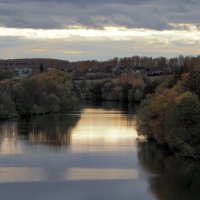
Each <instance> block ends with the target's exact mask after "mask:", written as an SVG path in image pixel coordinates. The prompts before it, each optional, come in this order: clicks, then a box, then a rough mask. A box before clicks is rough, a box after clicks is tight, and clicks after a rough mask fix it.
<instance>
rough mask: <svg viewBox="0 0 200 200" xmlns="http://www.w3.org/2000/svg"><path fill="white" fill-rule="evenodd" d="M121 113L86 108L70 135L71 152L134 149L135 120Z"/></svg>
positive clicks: (135, 135)
mask: <svg viewBox="0 0 200 200" xmlns="http://www.w3.org/2000/svg"><path fill="white" fill-rule="evenodd" d="M128 118H129V115H128V114H126V113H123V112H122V111H116V110H111V111H106V110H105V109H94V108H87V109H85V110H84V111H83V112H82V115H81V119H80V121H79V122H78V123H77V126H75V127H74V129H73V130H72V134H71V144H72V150H73V151H76V152H77V151H81V152H84V151H87V152H96V151H104V150H105V151H122V150H127V148H134V145H133V144H134V142H135V138H136V137H137V133H136V120H129V119H128Z"/></svg>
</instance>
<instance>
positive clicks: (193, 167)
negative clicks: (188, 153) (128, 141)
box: [138, 143, 200, 200]
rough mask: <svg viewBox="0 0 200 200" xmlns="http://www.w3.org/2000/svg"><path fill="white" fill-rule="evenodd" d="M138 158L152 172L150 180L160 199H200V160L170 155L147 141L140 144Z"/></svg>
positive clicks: (148, 171)
mask: <svg viewBox="0 0 200 200" xmlns="http://www.w3.org/2000/svg"><path fill="white" fill-rule="evenodd" d="M138 158H139V160H140V163H141V164H142V166H143V167H144V169H145V170H146V171H147V173H148V174H149V173H150V174H152V176H149V178H148V181H149V184H150V189H151V191H152V193H153V194H154V195H155V196H156V197H157V199H158V200H177V199H181V200H191V199H192V200H197V199H200V190H199V186H200V161H198V160H191V159H185V158H183V157H176V156H173V155H169V154H167V153H163V151H162V150H161V149H158V148H157V147H156V146H155V145H154V144H146V143H141V144H140V145H139V149H138Z"/></svg>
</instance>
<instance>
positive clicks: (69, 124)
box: [0, 103, 137, 154]
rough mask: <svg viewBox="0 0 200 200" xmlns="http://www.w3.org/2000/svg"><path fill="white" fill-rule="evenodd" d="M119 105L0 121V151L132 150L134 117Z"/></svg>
mask: <svg viewBox="0 0 200 200" xmlns="http://www.w3.org/2000/svg"><path fill="white" fill-rule="evenodd" d="M105 105H106V106H105ZM119 105H121V106H120V107H123V105H124V104H116V105H113V104H111V103H105V104H104V107H105V108H99V107H94V105H92V106H90V107H92V108H84V109H82V110H81V111H76V112H71V113H69V114H65V115H62V114H55V115H46V116H39V117H33V118H31V119H24V120H11V121H7V122H1V124H0V133H1V134H0V152H1V154H20V153H24V152H26V151H27V150H28V151H32V150H31V147H33V146H35V145H47V146H49V147H50V146H51V147H53V146H55V147H60V146H68V147H69V148H70V150H71V151H72V152H97V151H124V150H127V149H128V148H135V146H133V144H134V142H135V138H136V135H137V134H136V124H135V121H136V120H135V118H136V115H135V114H130V113H127V112H126V111H125V109H124V110H120V109H119V108H118V107H119ZM111 107H112V109H111V110H110V108H111ZM117 108H118V109H117ZM46 148H47V147H46Z"/></svg>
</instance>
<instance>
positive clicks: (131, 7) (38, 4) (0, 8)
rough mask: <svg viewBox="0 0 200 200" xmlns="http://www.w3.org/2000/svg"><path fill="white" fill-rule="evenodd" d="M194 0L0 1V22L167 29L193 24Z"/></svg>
mask: <svg viewBox="0 0 200 200" xmlns="http://www.w3.org/2000/svg"><path fill="white" fill-rule="evenodd" d="M199 9H200V2H199V1H198V0H190V1H188V0H168V1H166V0H84V1H83V0H9V1H7V0H0V24H2V25H4V26H6V27H17V28H43V29H45V28H46V29H50V28H55V29H57V28H64V27H67V26H69V25H81V26H87V27H94V28H99V27H104V26H111V25H112V26H127V27H130V28H150V29H156V30H165V29H171V28H173V27H171V26H170V25H169V23H192V24H197V23H198V22H199V18H200V12H199Z"/></svg>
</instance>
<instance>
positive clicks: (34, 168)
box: [0, 103, 199, 200]
mask: <svg viewBox="0 0 200 200" xmlns="http://www.w3.org/2000/svg"><path fill="white" fill-rule="evenodd" d="M136 110H137V109H135V108H134V107H130V105H127V104H109V103H104V104H102V105H95V106H94V105H93V106H91V105H87V106H86V107H85V108H83V109H81V110H77V111H73V112H70V113H68V114H55V115H46V116H38V117H33V118H32V119H26V120H25V119H23V120H10V121H5V122H1V123H0V196H1V198H2V199H6V200H14V199H15V200H16V199H17V200H18V199H19V200H27V199H29V200H46V199H47V200H57V199H59V200H64V199H65V200H66V199H70V200H71V199H72V200H94V199H95V200H112V199H114V200H116V199H117V200H132V199H137V200H146V199H148V200H156V199H158V200H161V199H169V200H171V199H172V200H173V199H174V198H172V197H170V195H168V194H169V193H170V191H169V190H174V191H176V188H177V190H178V191H181V190H183V188H182V185H181V186H180V187H178V185H179V180H176V179H175V180H172V177H176V176H175V175H174V174H175V173H176V171H173V170H170V169H174V166H173V162H175V161H176V160H175V159H174V158H171V159H169V160H168V159H167V160H165V159H164V158H165V157H162V156H161V154H160V153H158V154H156V153H155V152H158V151H157V150H155V149H154V148H153V149H152V148H150V149H149V148H146V147H145V146H143V145H140V144H138V142H137V140H136V137H137V132H136V119H137V114H136V113H137V112H136ZM138 145H139V146H138ZM175 163H176V166H179V168H180V169H183V168H184V167H185V166H184V164H185V162H183V161H181V162H178V161H177V162H175ZM163 166H166V169H163ZM183 166H184V167H183ZM186 166H188V165H186ZM167 167H168V168H167ZM187 169H188V171H187V172H188V173H187V176H186V177H184V173H183V171H181V170H180V173H179V174H178V178H180V177H182V179H181V182H182V183H184V184H183V187H185V185H186V186H188V184H189V185H192V191H193V194H195V195H196V196H197V197H198V194H197V193H196V192H195V191H196V190H195V189H194V188H195V186H196V185H197V183H198V180H199V179H197V181H196V182H194V183H193V182H192V183H190V182H191V181H190V180H191V179H189V178H188V176H189V175H191V174H193V173H194V172H196V171H197V170H196V164H193V165H192V166H191V167H189V168H187ZM190 170H192V171H191V172H190ZM195 170H196V171H195ZM171 172H173V173H172V174H173V175H171ZM165 173H167V174H170V175H167V176H164V175H165ZM194 174H195V176H196V177H197V176H198V173H194ZM192 177H193V175H192ZM185 179H186V180H185ZM164 182H168V183H169V184H170V187H165V184H164ZM172 183H174V184H172ZM167 188H169V190H167ZM188 191H189V192H191V189H190V188H189V189H188ZM180 194H181V192H177V193H176V199H180V198H179V196H180ZM190 194H191V193H187V194H186V195H185V197H187V198H184V199H185V200H186V199H190V197H191V195H190ZM166 197H167V198H166ZM192 197H194V195H193V196H192ZM191 199H195V198H191Z"/></svg>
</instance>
